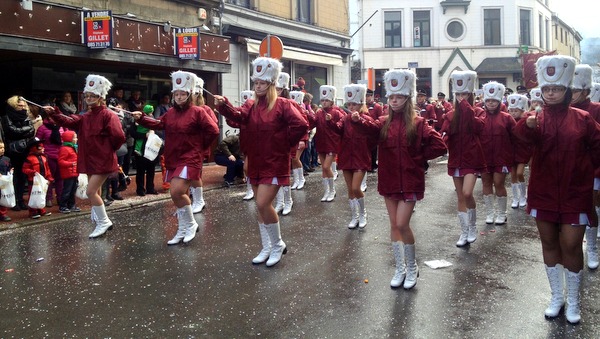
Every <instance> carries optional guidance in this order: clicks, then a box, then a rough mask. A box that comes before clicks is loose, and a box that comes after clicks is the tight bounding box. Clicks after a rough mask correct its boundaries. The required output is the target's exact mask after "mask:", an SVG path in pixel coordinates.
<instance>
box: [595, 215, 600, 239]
mask: <svg viewBox="0 0 600 339" xmlns="http://www.w3.org/2000/svg"><path fill="white" fill-rule="evenodd" d="M596 215H597V216H598V218H600V207H596ZM597 228H598V235H596V238H600V227H597Z"/></svg>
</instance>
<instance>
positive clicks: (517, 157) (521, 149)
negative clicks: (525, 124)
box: [512, 118, 533, 165]
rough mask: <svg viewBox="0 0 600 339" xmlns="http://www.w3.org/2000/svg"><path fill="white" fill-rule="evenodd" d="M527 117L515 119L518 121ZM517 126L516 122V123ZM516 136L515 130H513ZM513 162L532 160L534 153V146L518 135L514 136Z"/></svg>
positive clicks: (524, 162) (525, 162)
mask: <svg viewBox="0 0 600 339" xmlns="http://www.w3.org/2000/svg"><path fill="white" fill-rule="evenodd" d="M523 119H525V118H519V119H515V122H516V123H519V121H521V120H523ZM515 126H516V124H515ZM513 136H514V131H513ZM512 141H513V164H515V165H516V164H527V163H529V160H531V155H532V154H533V146H532V145H531V144H530V143H528V142H526V141H524V140H522V139H520V138H517V137H516V136H515V137H514V138H513V140H512Z"/></svg>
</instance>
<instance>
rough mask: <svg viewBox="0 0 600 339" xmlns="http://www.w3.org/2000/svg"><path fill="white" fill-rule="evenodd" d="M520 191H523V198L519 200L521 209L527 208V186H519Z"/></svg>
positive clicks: (521, 184)
mask: <svg viewBox="0 0 600 339" xmlns="http://www.w3.org/2000/svg"><path fill="white" fill-rule="evenodd" d="M519 189H520V191H521V198H520V199H519V207H525V206H527V185H525V183H524V182H522V183H520V184H519Z"/></svg>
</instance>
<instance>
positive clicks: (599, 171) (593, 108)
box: [572, 98, 600, 178]
mask: <svg viewBox="0 0 600 339" xmlns="http://www.w3.org/2000/svg"><path fill="white" fill-rule="evenodd" d="M572 106H573V107H575V108H579V109H582V110H584V111H586V112H588V113H590V115H591V116H592V118H594V120H596V122H597V123H599V124H600V103H598V102H591V101H590V98H587V99H586V100H585V101H583V102H581V103H579V104H577V105H572ZM594 178H600V167H596V171H595V172H594Z"/></svg>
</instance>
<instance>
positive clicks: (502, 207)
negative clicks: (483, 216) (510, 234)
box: [494, 196, 508, 225]
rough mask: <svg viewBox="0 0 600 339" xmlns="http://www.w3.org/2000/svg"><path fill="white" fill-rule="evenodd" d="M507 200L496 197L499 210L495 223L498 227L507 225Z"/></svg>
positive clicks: (497, 210)
mask: <svg viewBox="0 0 600 339" xmlns="http://www.w3.org/2000/svg"><path fill="white" fill-rule="evenodd" d="M507 200H508V198H507V197H499V196H496V202H497V206H498V208H497V209H496V219H495V220H494V223H495V224H496V225H502V224H506V204H507Z"/></svg>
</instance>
